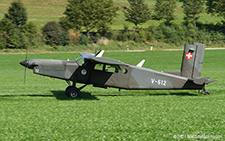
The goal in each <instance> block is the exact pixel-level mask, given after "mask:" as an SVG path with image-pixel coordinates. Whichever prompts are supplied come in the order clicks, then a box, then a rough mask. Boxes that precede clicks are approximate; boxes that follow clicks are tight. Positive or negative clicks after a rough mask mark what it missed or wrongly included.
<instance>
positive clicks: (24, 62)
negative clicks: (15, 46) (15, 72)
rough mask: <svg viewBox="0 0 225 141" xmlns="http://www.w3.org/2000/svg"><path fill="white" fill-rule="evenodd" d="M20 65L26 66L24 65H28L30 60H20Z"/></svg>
mask: <svg viewBox="0 0 225 141" xmlns="http://www.w3.org/2000/svg"><path fill="white" fill-rule="evenodd" d="M20 65H22V66H24V67H27V65H28V60H24V61H21V62H20Z"/></svg>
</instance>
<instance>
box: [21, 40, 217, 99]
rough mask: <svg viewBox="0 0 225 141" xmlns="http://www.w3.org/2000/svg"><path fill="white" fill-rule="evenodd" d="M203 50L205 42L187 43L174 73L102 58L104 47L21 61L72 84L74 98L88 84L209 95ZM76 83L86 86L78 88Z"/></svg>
mask: <svg viewBox="0 0 225 141" xmlns="http://www.w3.org/2000/svg"><path fill="white" fill-rule="evenodd" d="M204 52H205V45H204V44H200V43H194V44H192V45H189V44H186V45H185V47H184V52H183V60H182V65H181V70H180V71H172V72H161V71H155V70H152V69H147V68H143V67H142V65H143V63H144V61H145V60H142V61H141V62H140V63H139V64H138V65H137V66H134V65H130V64H126V63H123V62H120V61H118V60H114V59H111V58H106V57H102V55H103V53H104V51H103V50H101V51H99V52H98V53H97V54H93V53H80V55H81V56H82V57H80V58H77V59H76V60H75V61H69V60H47V59H29V60H24V61H22V62H20V64H21V65H23V66H24V67H27V68H29V69H33V72H34V73H35V74H39V75H44V76H49V77H52V78H58V79H62V80H65V81H66V82H67V83H68V84H69V86H68V87H67V88H66V90H65V93H66V95H67V96H68V97H71V98H76V97H79V96H81V93H80V90H81V89H83V88H84V87H85V86H87V85H89V84H92V85H93V86H96V87H101V88H107V87H113V88H118V89H119V90H120V89H127V90H181V89H189V90H203V91H202V93H203V94H205V95H208V94H209V92H207V91H205V84H208V83H211V82H213V81H214V80H212V79H209V78H203V77H201V70H202V63H203V57H204ZM70 82H72V85H71V83H70ZM76 83H82V84H84V85H83V86H82V87H80V88H77V87H76Z"/></svg>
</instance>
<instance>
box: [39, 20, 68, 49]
mask: <svg viewBox="0 0 225 141" xmlns="http://www.w3.org/2000/svg"><path fill="white" fill-rule="evenodd" d="M42 34H43V36H44V39H45V43H46V44H47V45H50V46H56V45H63V46H65V45H68V44H69V36H68V34H67V32H66V31H65V30H63V29H62V28H61V26H60V24H59V23H57V22H55V21H52V22H48V23H47V24H46V25H45V26H44V27H43V28H42Z"/></svg>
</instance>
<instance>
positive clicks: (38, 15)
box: [0, 0, 221, 29]
mask: <svg viewBox="0 0 225 141" xmlns="http://www.w3.org/2000/svg"><path fill="white" fill-rule="evenodd" d="M12 1H14V0H1V1H0V19H2V18H3V17H4V14H5V13H7V10H8V7H9V6H10V3H11V2H12ZM22 2H23V3H24V5H25V7H26V8H27V13H28V21H31V22H34V23H35V24H37V25H38V27H43V25H44V24H46V23H47V22H50V21H58V20H59V18H60V17H62V16H64V15H63V12H64V11H65V8H66V4H67V0H38V1H37V0H22ZM114 2H115V3H116V5H117V6H118V7H120V10H119V11H118V16H117V17H116V18H115V19H114V22H113V24H112V25H111V27H112V29H123V27H124V25H128V26H129V27H130V29H131V28H133V26H134V25H133V24H131V23H129V22H126V21H125V18H124V15H123V12H122V6H126V5H128V2H127V0H114ZM146 2H147V3H148V5H149V7H150V9H151V10H152V11H153V9H154V5H155V2H156V1H155V0H146ZM181 6H182V3H180V2H177V8H176V12H175V13H176V17H177V19H176V20H175V21H174V22H175V23H177V24H181V23H182V22H183V16H184V15H183V12H182V8H181ZM152 13H153V12H152ZM199 21H200V22H202V23H217V22H220V21H221V19H220V18H218V17H213V16H211V15H209V14H206V13H204V14H201V16H200V19H199ZM160 22H162V21H154V20H150V21H148V22H147V23H145V24H143V25H142V27H148V26H150V25H159V24H160Z"/></svg>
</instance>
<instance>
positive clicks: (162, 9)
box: [154, 0, 176, 25]
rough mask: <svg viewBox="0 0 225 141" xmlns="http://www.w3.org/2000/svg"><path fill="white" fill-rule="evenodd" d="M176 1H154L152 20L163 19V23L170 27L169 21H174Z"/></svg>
mask: <svg viewBox="0 0 225 141" xmlns="http://www.w3.org/2000/svg"><path fill="white" fill-rule="evenodd" d="M175 8H176V0H156V4H155V8H154V11H155V15H154V19H156V20H162V19H165V20H166V21H165V23H166V24H167V25H170V23H171V21H172V20H174V19H175V15H174V12H175Z"/></svg>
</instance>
